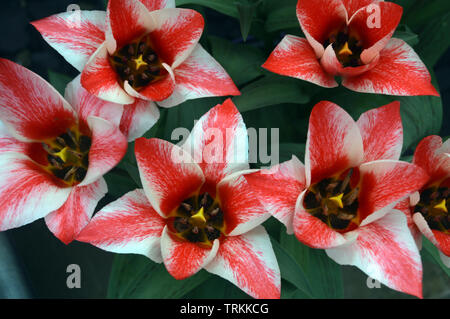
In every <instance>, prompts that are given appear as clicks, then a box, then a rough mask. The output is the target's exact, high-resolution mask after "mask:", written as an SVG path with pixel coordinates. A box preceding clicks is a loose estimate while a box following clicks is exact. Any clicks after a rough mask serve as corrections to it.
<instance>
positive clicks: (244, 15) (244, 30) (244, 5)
mask: <svg viewBox="0 0 450 319" xmlns="http://www.w3.org/2000/svg"><path fill="white" fill-rule="evenodd" d="M258 5H259V2H252V1H249V0H241V1H239V2H236V7H237V10H238V12H239V23H240V25H241V34H242V39H244V42H245V41H247V36H248V33H249V32H250V28H251V27H252V22H253V17H254V16H255V11H256V8H257V7H258Z"/></svg>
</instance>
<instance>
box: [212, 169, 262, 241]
mask: <svg viewBox="0 0 450 319" xmlns="http://www.w3.org/2000/svg"><path fill="white" fill-rule="evenodd" d="M246 172H248V171H242V172H237V173H234V174H231V175H229V176H227V177H225V178H224V179H223V180H222V181H221V182H220V183H219V184H218V185H217V193H218V197H219V199H220V204H221V209H222V211H223V214H224V219H225V226H226V229H225V231H226V233H227V235H229V236H237V235H240V234H243V233H246V232H248V231H249V230H251V229H253V228H255V227H257V226H259V225H261V224H262V223H263V222H265V221H266V220H267V219H268V218H269V217H270V214H269V213H268V212H267V211H266V209H265V208H264V206H263V205H262V203H261V202H260V201H259V200H258V197H257V196H256V194H255V193H254V192H253V191H252V189H251V187H250V185H249V184H248V183H247V181H246V180H245V178H244V176H243V174H245V173H246Z"/></svg>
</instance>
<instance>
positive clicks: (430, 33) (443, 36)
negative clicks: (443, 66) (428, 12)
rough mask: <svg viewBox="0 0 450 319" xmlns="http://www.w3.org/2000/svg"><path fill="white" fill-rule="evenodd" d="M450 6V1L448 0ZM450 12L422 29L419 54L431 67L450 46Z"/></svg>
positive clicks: (418, 47) (428, 22) (418, 48)
mask: <svg viewBox="0 0 450 319" xmlns="http://www.w3.org/2000/svg"><path fill="white" fill-rule="evenodd" d="M446 2H447V4H449V5H450V1H448V0H446ZM449 34H450V12H447V13H446V14H445V15H443V16H442V17H439V18H437V19H434V20H431V21H427V23H426V25H424V26H423V27H422V28H420V33H419V38H420V44H419V45H418V46H417V53H418V54H419V56H420V57H421V58H422V60H423V61H424V62H425V64H426V65H427V66H429V67H431V66H434V65H435V64H436V62H437V61H438V60H439V58H440V57H441V56H442V55H443V54H444V53H445V52H446V51H447V49H448V47H449V46H450V36H449Z"/></svg>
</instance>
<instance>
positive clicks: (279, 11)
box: [265, 6, 300, 32]
mask: <svg viewBox="0 0 450 319" xmlns="http://www.w3.org/2000/svg"><path fill="white" fill-rule="evenodd" d="M294 28H296V29H300V24H299V22H298V19H297V15H296V11H295V6H293V7H291V6H285V7H277V8H276V9H275V10H273V11H271V12H269V13H268V15H267V19H266V23H265V29H266V31H267V32H275V31H280V30H285V29H294Z"/></svg>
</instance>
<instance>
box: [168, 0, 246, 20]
mask: <svg viewBox="0 0 450 319" xmlns="http://www.w3.org/2000/svg"><path fill="white" fill-rule="evenodd" d="M185 4H199V5H202V6H205V7H208V8H211V9H214V10H216V11H218V12H220V13H223V14H225V15H228V16H231V17H234V18H239V13H238V10H237V8H236V5H235V4H234V1H233V0H176V5H177V7H179V6H182V5H185Z"/></svg>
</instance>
